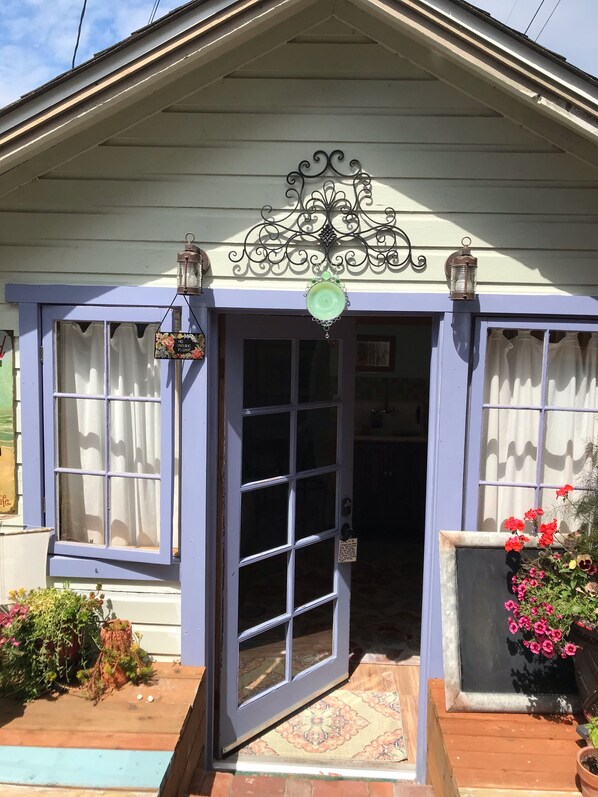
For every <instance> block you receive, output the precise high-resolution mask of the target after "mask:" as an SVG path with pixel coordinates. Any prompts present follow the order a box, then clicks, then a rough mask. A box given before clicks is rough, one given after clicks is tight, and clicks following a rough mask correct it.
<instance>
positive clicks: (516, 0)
mask: <svg viewBox="0 0 598 797" xmlns="http://www.w3.org/2000/svg"><path fill="white" fill-rule="evenodd" d="M518 2H519V0H515V2H514V3H513V5H512V6H511V10H510V11H509V14H508V16H507V18H506V19H505V24H506V23H507V22H508V21H509V20H510V19H511V14H512V13H513V11H514V10H515V6H516V5H517V3H518Z"/></svg>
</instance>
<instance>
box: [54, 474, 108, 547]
mask: <svg viewBox="0 0 598 797" xmlns="http://www.w3.org/2000/svg"><path fill="white" fill-rule="evenodd" d="M57 486H58V520H59V522H58V528H59V529H60V539H61V541H63V542H85V543H88V544H91V545H104V542H105V540H104V513H105V504H106V496H105V495H104V478H103V477H102V476H88V475H87V474H78V473H59V474H58V485H57Z"/></svg>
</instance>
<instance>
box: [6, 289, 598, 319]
mask: <svg viewBox="0 0 598 797" xmlns="http://www.w3.org/2000/svg"><path fill="white" fill-rule="evenodd" d="M174 290H175V286H174V284H173V287H172V288H152V287H139V288H138V287H128V286H121V287H109V286H90V285H26V284H19V283H10V284H8V285H7V286H6V292H5V297H6V301H7V302H37V303H40V304H41V303H43V304H87V305H128V306H131V305H132V306H138V307H140V306H143V305H153V306H159V307H167V306H168V305H169V304H170V302H171V301H172V297H173V294H174ZM304 290H305V286H304V285H303V283H297V287H296V288H295V289H290V290H288V289H285V290H275V289H273V290H261V289H258V288H253V287H244V288H213V289H212V288H207V289H205V290H204V292H203V294H202V295H201V296H199V297H197V299H195V300H194V306H195V307H200V306H205V307H208V308H218V309H223V310H243V311H245V312H247V311H251V310H256V311H259V310H287V311H295V312H298V313H302V314H305V297H304V295H303V294H304ZM348 291H349V298H350V300H351V305H350V312H351V313H353V312H364V313H365V312H367V313H378V312H380V313H399V312H408V313H436V312H438V313H444V312H448V313H453V314H454V315H460V314H462V313H464V314H466V315H471V314H479V313H482V314H500V315H502V316H522V317H524V318H525V317H528V318H529V316H530V314H533V315H535V316H537V315H545V316H548V315H551V316H585V317H586V318H587V319H590V320H591V319H593V318H595V317H597V316H598V297H594V296H563V295H546V294H498V293H497V294H483V293H481V294H480V295H479V296H478V297H477V298H476V299H475V300H473V301H459V302H453V301H451V300H450V299H449V298H448V296H447V295H446V294H444V293H431V292H429V293H422V292H418V293H415V292H414V293H409V292H406V291H404V290H402V287H401V283H398V282H397V283H392V285H385V286H384V291H383V292H382V291H380V292H374V291H360V290H359V289H358V285H352V284H349V285H348ZM175 306H176V307H183V306H184V301H183V300H182V297H177V299H176V302H175ZM202 323H203V322H202Z"/></svg>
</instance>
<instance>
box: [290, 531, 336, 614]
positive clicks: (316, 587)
mask: <svg viewBox="0 0 598 797" xmlns="http://www.w3.org/2000/svg"><path fill="white" fill-rule="evenodd" d="M334 551H335V538H334V537H333V538H331V539H328V540H324V542H318V543H315V544H314V545H308V546H306V547H305V548H298V549H297V550H296V551H295V608H296V609H297V608H298V607H299V606H303V605H304V604H305V603H309V602H310V601H313V600H316V598H321V597H323V596H324V595H328V594H329V593H331V592H332V591H333V589H334Z"/></svg>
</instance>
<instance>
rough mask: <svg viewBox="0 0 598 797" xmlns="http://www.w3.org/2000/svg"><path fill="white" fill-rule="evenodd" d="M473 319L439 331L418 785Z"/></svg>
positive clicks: (460, 457) (458, 500)
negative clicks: (442, 538) (442, 534)
mask: <svg viewBox="0 0 598 797" xmlns="http://www.w3.org/2000/svg"><path fill="white" fill-rule="evenodd" d="M470 338H471V319H470V317H469V316H468V315H467V314H463V313H459V314H458V315H451V314H447V315H446V316H445V317H444V319H443V320H440V321H438V322H437V323H435V324H434V326H433V331H432V360H431V367H430V415H429V431H428V441H429V443H428V470H427V494H426V533H425V542H424V573H423V581H424V584H423V600H422V647H421V654H422V655H421V671H420V690H419V708H418V733H417V759H416V779H417V780H418V781H419V782H421V783H424V782H425V777H426V749H427V741H426V721H427V705H428V679H429V678H439V677H442V675H443V656H442V615H441V606H440V568H439V560H438V531H439V529H445V528H451V529H455V528H460V527H461V519H462V508H463V507H462V484H463V467H464V451H465V433H466V425H467V387H468V374H469V354H470V351H469V341H470Z"/></svg>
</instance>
